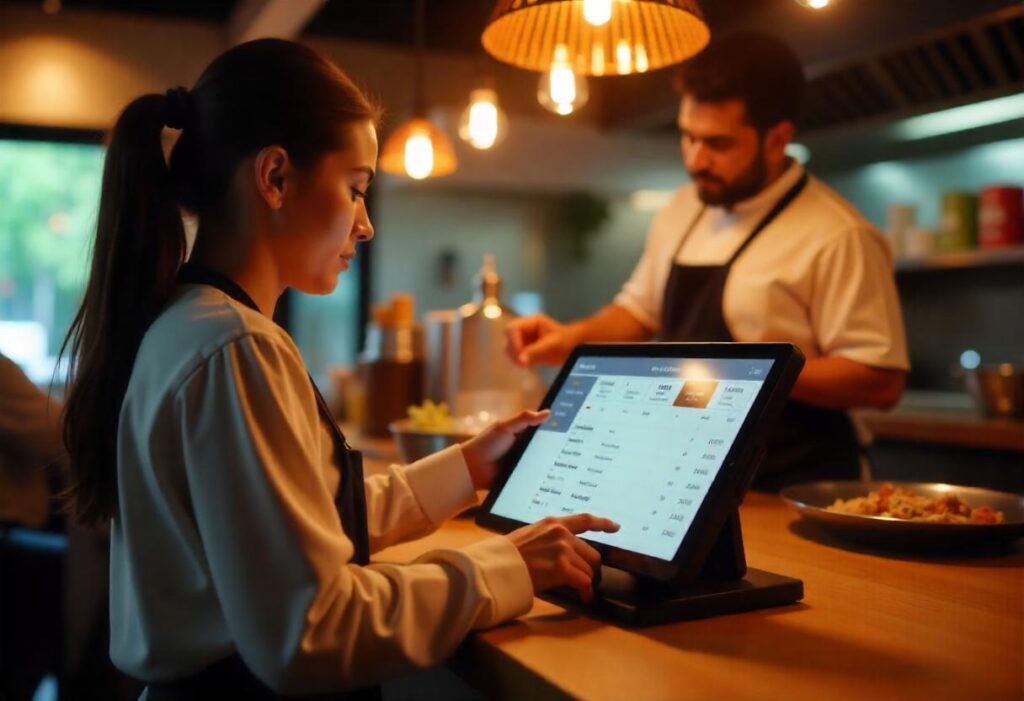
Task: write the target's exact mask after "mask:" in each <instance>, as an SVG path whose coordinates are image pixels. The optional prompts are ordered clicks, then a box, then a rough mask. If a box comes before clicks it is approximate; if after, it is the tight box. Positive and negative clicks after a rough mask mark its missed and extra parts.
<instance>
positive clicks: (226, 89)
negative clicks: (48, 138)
mask: <svg viewBox="0 0 1024 701" xmlns="http://www.w3.org/2000/svg"><path fill="white" fill-rule="evenodd" d="M378 116H379V110H378V109H377V108H376V107H375V106H374V105H373V104H371V103H370V101H369V100H368V99H367V98H366V96H364V95H363V93H362V92H361V91H360V90H359V88H357V87H356V86H355V84H353V82H352V81H351V80H350V79H349V78H348V77H347V76H346V75H345V74H344V73H342V71H341V70H339V69H338V68H337V67H336V66H335V65H333V64H332V63H331V62H329V61H328V60H326V59H325V58H323V57H322V56H320V55H319V54H318V53H316V52H315V51H313V50H312V49H310V48H308V47H305V46H303V45H301V44H296V43H294V42H289V41H283V40H279V39H261V40H258V41H252V42H248V43H245V44H240V45H239V46H236V47H234V48H232V49H230V50H228V51H226V52H225V53H223V54H221V55H220V56H219V57H218V58H217V59H215V60H214V61H213V63H211V64H210V65H209V66H208V67H207V69H206V70H205V71H204V72H203V74H202V75H201V76H200V77H199V80H198V81H197V82H196V84H195V87H194V88H193V89H192V90H191V91H186V90H185V89H184V88H175V89H172V90H168V91H167V93H166V94H165V95H157V94H153V95H143V96H142V97H139V98H137V99H135V100H133V101H132V102H131V103H130V104H129V105H128V106H127V107H126V108H125V109H124V111H123V112H122V113H121V115H120V117H118V120H117V123H116V124H115V126H114V129H113V131H112V133H111V135H110V139H109V144H108V149H107V155H106V162H105V164H104V167H103V186H102V192H101V195H100V206H99V215H98V218H97V225H96V239H95V242H94V244H93V253H92V268H91V270H90V272H89V281H88V284H87V285H86V289H85V296H84V298H83V300H82V304H81V307H80V308H79V309H78V312H77V314H76V315H75V318H74V320H73V321H72V323H71V328H70V330H69V331H68V335H67V337H66V338H65V339H64V345H63V347H62V349H61V354H62V355H63V354H64V353H65V352H66V351H68V349H70V363H69V374H68V383H69V387H68V395H67V402H66V405H65V413H64V442H65V444H66V446H67V449H68V451H69V453H70V457H71V463H70V478H71V479H70V486H69V489H68V493H67V495H66V496H68V497H69V498H70V502H71V504H70V505H71V507H72V510H73V511H74V512H75V514H76V515H77V516H78V518H79V520H81V521H82V522H84V523H86V524H92V525H96V524H101V523H103V522H105V521H106V520H107V519H109V518H110V517H112V516H114V515H115V513H116V510H117V427H118V417H119V414H120V410H121V404H122V402H123V400H124V395H125V391H126V389H127V387H128V380H129V377H130V376H131V372H132V366H133V364H134V361H135V355H136V353H137V352H138V349H139V344H140V343H141V342H142V337H143V335H144V334H145V333H146V330H147V329H148V328H149V326H150V324H152V323H153V321H154V319H156V317H157V315H158V314H160V312H161V311H162V310H163V308H164V306H165V305H166V304H167V302H168V300H169V298H170V296H171V293H172V291H173V289H174V286H175V278H176V276H177V272H178V268H179V267H180V266H181V264H182V262H183V261H184V257H185V231H184V227H183V224H182V217H181V210H180V209H179V208H184V209H186V210H188V211H190V212H192V213H194V214H196V215H198V217H199V219H200V221H202V218H203V217H204V216H207V215H214V216H223V215H226V212H224V210H225V208H226V202H227V200H228V197H227V195H228V188H229V183H230V181H231V178H232V175H233V174H234V172H235V170H236V169H237V167H238V166H239V164H240V162H241V161H242V159H244V158H246V157H248V156H251V155H254V154H256V153H258V152H259V151H260V149H262V148H264V147H266V146H270V145H277V146H281V147H283V148H284V149H285V150H286V151H287V152H288V155H289V157H290V158H291V159H292V161H293V162H295V163H296V164H297V166H298V167H300V168H303V167H307V166H311V165H313V164H315V163H316V161H317V160H318V158H319V157H320V156H322V155H324V154H326V153H328V152H330V151H333V150H336V149H339V148H343V147H344V146H345V143H344V138H345V133H346V130H345V129H344V127H345V125H347V124H350V123H352V122H357V121H362V120H373V121H376V120H377V118H378ZM164 126H172V127H174V128H180V129H181V130H182V131H181V136H180V138H179V139H178V141H177V143H176V144H175V146H174V148H173V150H172V152H171V156H170V165H169V166H168V164H167V162H165V160H164V149H163V139H162V135H163V127H164Z"/></svg>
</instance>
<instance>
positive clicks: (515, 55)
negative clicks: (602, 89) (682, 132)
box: [482, 0, 711, 76]
mask: <svg viewBox="0 0 1024 701" xmlns="http://www.w3.org/2000/svg"><path fill="white" fill-rule="evenodd" d="M710 38H711V33H710V31H709V29H708V25H707V24H706V23H705V21H704V16H703V14H702V13H701V11H700V7H699V6H698V5H697V0H498V2H497V4H496V5H495V7H494V12H493V13H492V14H491V20H490V22H489V23H488V25H487V27H486V28H485V29H484V33H483V37H482V41H483V45H484V48H485V49H486V50H487V52H488V53H490V54H491V55H492V56H493V57H494V58H496V59H498V60H499V61H504V62H505V63H509V64H512V65H513V66H518V67H519V68H525V69H527V70H531V71H547V70H548V69H549V68H550V66H551V62H552V59H553V58H554V56H555V53H556V51H558V52H560V53H561V52H562V51H563V49H562V48H561V47H564V52H565V53H566V54H567V56H568V60H569V64H570V65H571V67H572V69H573V70H574V71H576V72H577V73H580V74H582V75H590V76H601V75H626V74H630V73H643V72H645V71H648V70H655V69H657V68H662V67H664V66H668V65H671V64H673V63H679V62H680V61H684V60H686V59H688V58H690V57H691V56H693V55H694V54H696V53H697V52H699V51H700V50H701V49H703V48H704V47H705V46H706V45H707V43H708V40H709V39H710Z"/></svg>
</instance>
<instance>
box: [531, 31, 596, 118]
mask: <svg viewBox="0 0 1024 701" xmlns="http://www.w3.org/2000/svg"><path fill="white" fill-rule="evenodd" d="M589 98H590V91H589V90H588V88H587V80H586V78H584V77H583V76H581V75H577V74H576V73H575V72H574V71H573V69H572V66H570V65H569V57H568V50H567V49H566V47H565V46H564V45H563V44H559V45H558V46H556V47H555V57H554V60H552V61H551V67H550V68H549V69H548V72H547V73H545V74H543V75H541V77H540V86H539V87H538V88H537V100H538V101H539V102H540V104H541V106H543V107H544V108H545V109H549V110H551V111H552V112H554V113H555V114H561V115H566V114H572V113H573V112H575V111H576V110H578V109H579V108H580V107H582V106H583V105H585V104H586V103H587V100H588V99H589Z"/></svg>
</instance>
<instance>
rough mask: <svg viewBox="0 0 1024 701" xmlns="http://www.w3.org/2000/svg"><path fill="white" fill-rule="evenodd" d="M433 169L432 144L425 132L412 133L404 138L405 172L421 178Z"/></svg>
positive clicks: (410, 175) (417, 178)
mask: <svg viewBox="0 0 1024 701" xmlns="http://www.w3.org/2000/svg"><path fill="white" fill-rule="evenodd" d="M433 170H434V144H432V143H431V141H430V136H428V135H427V134H412V135H411V136H410V137H409V138H408V139H406V140H405V172H406V173H407V174H408V176H409V177H410V178H415V179H416V180H423V178H425V177H427V176H428V175H430V173H431V172H433Z"/></svg>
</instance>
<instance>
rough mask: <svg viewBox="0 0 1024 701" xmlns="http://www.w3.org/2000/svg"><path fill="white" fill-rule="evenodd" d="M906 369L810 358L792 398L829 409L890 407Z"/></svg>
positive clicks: (899, 392)
mask: <svg viewBox="0 0 1024 701" xmlns="http://www.w3.org/2000/svg"><path fill="white" fill-rule="evenodd" d="M906 379H907V373H906V372H904V371H903V370H891V369H887V368H875V367H871V366H869V365H864V364H863V363H858V362H856V361H854V360H849V359H847V358H839V357H832V358H809V359H808V360H807V364H806V365H805V366H804V369H803V372H801V373H800V378H799V379H798V380H797V382H796V385H795V386H794V387H793V394H792V398H793V399H796V400H799V401H802V402H806V403H807V404H813V405H814V406H819V407H824V408H827V409H856V408H866V407H870V408H874V409H890V408H892V406H893V405H895V404H896V402H898V401H899V399H900V396H901V395H902V394H903V388H904V386H905V385H906Z"/></svg>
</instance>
